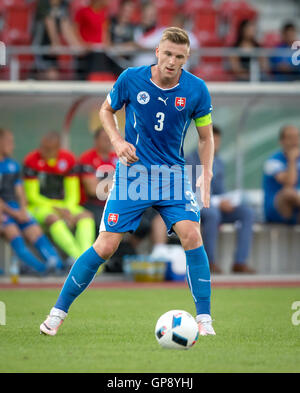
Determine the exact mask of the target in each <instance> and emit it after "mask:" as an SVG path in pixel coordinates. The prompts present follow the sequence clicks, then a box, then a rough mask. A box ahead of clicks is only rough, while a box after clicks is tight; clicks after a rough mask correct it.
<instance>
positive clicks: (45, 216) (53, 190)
mask: <svg viewBox="0 0 300 393" xmlns="http://www.w3.org/2000/svg"><path fill="white" fill-rule="evenodd" d="M23 171H24V177H25V181H24V186H25V192H26V196H27V201H28V204H29V206H28V210H29V212H30V213H31V214H32V216H33V217H34V218H35V219H36V220H37V221H38V222H39V223H40V224H41V225H42V226H43V227H46V228H47V229H48V231H49V233H50V235H51V237H52V240H53V241H54V243H55V244H56V245H57V246H59V247H60V248H61V249H62V250H63V251H64V252H65V253H66V254H67V255H68V256H69V257H70V258H71V259H76V258H78V257H79V255H80V253H82V251H83V250H86V249H87V248H88V247H90V246H91V244H92V243H93V241H94V239H95V223H94V220H93V217H92V214H91V213H90V212H89V211H87V210H85V209H84V208H83V207H82V206H80V205H79V202H80V183H79V173H78V164H77V162H76V158H75V156H74V155H73V153H71V152H69V151H67V150H64V149H62V148H61V144H60V135H59V134H58V133H56V132H50V133H48V134H46V135H45V136H44V137H43V138H42V140H41V144H40V147H39V149H37V150H34V151H33V152H31V153H29V154H28V155H27V156H26V157H25V160H24V168H23ZM73 232H74V234H73Z"/></svg>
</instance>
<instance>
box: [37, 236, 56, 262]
mask: <svg viewBox="0 0 300 393" xmlns="http://www.w3.org/2000/svg"><path fill="white" fill-rule="evenodd" d="M34 247H35V248H36V249H37V250H38V251H39V253H40V254H41V255H42V257H43V258H44V259H45V260H46V262H47V263H48V264H49V263H50V264H51V265H54V267H56V268H57V269H62V268H63V263H62V261H61V258H60V257H59V255H58V253H57V251H56V249H55V248H54V246H53V245H52V244H51V243H50V241H49V239H48V238H47V236H45V235H42V236H41V237H39V238H38V239H37V241H36V242H35V243H34Z"/></svg>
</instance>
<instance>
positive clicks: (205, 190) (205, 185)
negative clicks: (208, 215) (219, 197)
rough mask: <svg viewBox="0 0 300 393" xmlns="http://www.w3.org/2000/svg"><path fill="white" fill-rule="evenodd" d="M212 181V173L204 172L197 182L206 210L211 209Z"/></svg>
mask: <svg viewBox="0 0 300 393" xmlns="http://www.w3.org/2000/svg"><path fill="white" fill-rule="evenodd" d="M211 179H212V173H210V172H204V171H203V172H202V174H201V175H200V176H199V178H198V180H197V182H196V187H200V193H201V201H202V203H203V207H205V208H209V207H210V183H211Z"/></svg>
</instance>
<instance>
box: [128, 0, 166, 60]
mask: <svg viewBox="0 0 300 393" xmlns="http://www.w3.org/2000/svg"><path fill="white" fill-rule="evenodd" d="M161 31H162V30H161V28H159V27H158V26H157V9H156V6H155V5H154V4H153V3H151V2H147V3H145V4H143V6H142V16H141V23H140V24H139V25H138V26H137V27H136V29H135V32H134V40H135V43H136V44H137V46H138V47H139V48H140V49H141V50H145V49H154V48H155V47H156V46H157V44H158V42H159V37H160V36H161V34H160V33H161ZM154 63H156V59H155V56H154V55H153V51H151V53H150V52H149V53H146V52H145V53H141V54H137V55H136V56H134V59H133V66H134V67H139V66H142V65H145V64H154Z"/></svg>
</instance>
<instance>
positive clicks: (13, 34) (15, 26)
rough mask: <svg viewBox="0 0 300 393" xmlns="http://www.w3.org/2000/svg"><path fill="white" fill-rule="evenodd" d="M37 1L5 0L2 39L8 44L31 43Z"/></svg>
mask: <svg viewBox="0 0 300 393" xmlns="http://www.w3.org/2000/svg"><path fill="white" fill-rule="evenodd" d="M34 9H35V2H34V1H31V2H30V3H27V2H25V1H23V0H5V9H4V11H3V18H4V26H3V34H2V40H3V41H4V42H5V43H6V44H7V45H30V44H31V39H32V37H31V27H32V22H33V17H34Z"/></svg>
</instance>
